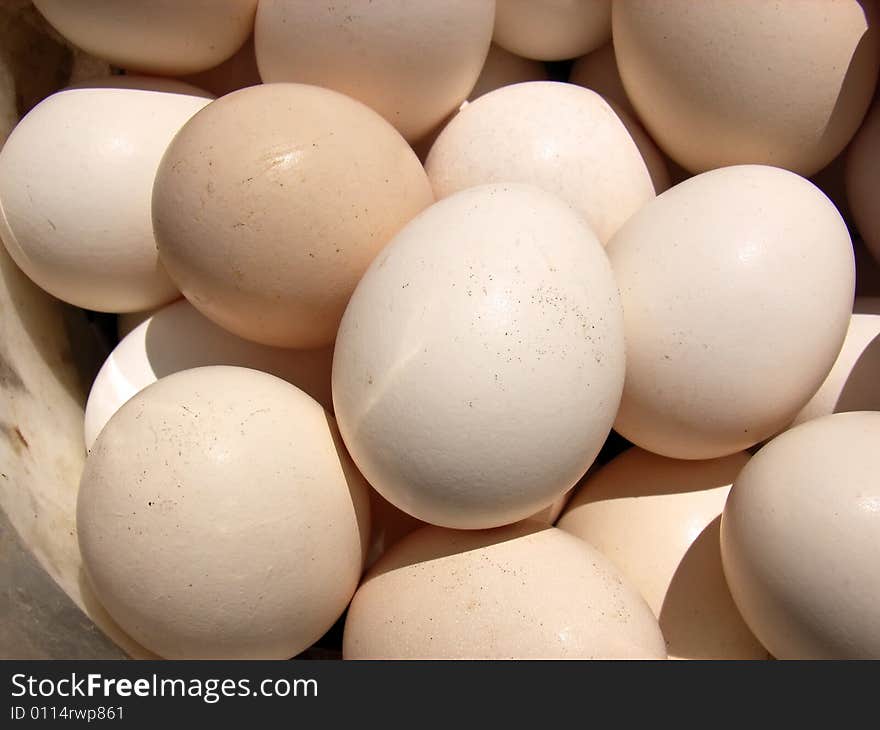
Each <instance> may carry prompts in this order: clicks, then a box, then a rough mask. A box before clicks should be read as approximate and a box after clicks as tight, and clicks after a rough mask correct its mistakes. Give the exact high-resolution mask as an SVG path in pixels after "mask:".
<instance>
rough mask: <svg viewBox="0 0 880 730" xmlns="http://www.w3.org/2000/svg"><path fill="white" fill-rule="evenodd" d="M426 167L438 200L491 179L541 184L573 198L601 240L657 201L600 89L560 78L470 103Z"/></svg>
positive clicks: (641, 162)
mask: <svg viewBox="0 0 880 730" xmlns="http://www.w3.org/2000/svg"><path fill="white" fill-rule="evenodd" d="M425 169H426V170H427V173H428V177H429V179H430V181H431V185H432V187H433V189H434V194H435V195H436V196H437V198H445V197H447V196H449V195H451V194H452V193H455V192H458V191H460V190H464V189H466V188H470V187H474V186H476V185H481V184H486V183H504V182H518V183H528V184H532V185H536V186H538V187H540V188H543V189H544V190H547V191H548V192H550V193H553V194H555V195H558V196H559V197H560V198H562V199H563V200H565V201H566V202H568V203H570V204H571V205H572V206H573V207H574V208H575V209H576V210H577V211H578V212H579V213H580V214H581V215H583V216H584V218H585V219H586V220H587V221H588V222H589V224H590V225H591V227H592V228H593V231H594V232H595V233H596V235H597V236H598V237H599V240H600V241H601V242H603V243H605V242H606V241H607V240H608V239H609V238H610V237H611V236H612V235H613V234H614V232H615V231H616V230H617V229H618V228H619V227H620V226H621V225H622V224H623V223H624V222H625V221H626V220H627V219H628V218H629V217H630V216H631V215H632V214H633V213H635V212H636V211H637V210H638V209H639V208H641V207H642V206H643V205H644V204H645V203H647V202H648V201H649V200H651V199H653V198H654V186H653V184H652V182H651V176H650V174H649V172H648V168H647V167H646V165H645V162H644V160H643V159H642V156H641V154H640V153H639V150H638V147H637V146H636V144H635V142H634V141H633V139H632V137H631V136H630V134H629V132H627V130H626V127H625V126H624V124H623V123H622V122H621V121H620V118H619V117H618V116H617V114H615V113H614V111H613V110H612V109H611V107H610V106H609V105H608V104H607V103H606V102H605V101H604V100H603V99H602V97H600V96H599V95H598V94H596V93H594V92H592V91H589V90H588V89H583V88H580V87H578V86H575V85H573V84H565V83H560V82H554V81H533V82H529V83H523V84H515V85H513V86H506V87H504V88H502V89H497V90H496V91H492V92H490V93H488V94H486V95H485V96H481V97H480V98H479V99H477V100H475V101H473V102H471V103H469V104H468V105H467V107H465V108H464V109H463V110H462V111H461V112H460V113H459V114H457V115H456V116H455V117H454V118H453V119H452V120H451V121H450V122H449V124H448V125H447V126H446V128H445V129H444V130H443V131H442V132H441V133H440V135H439V137H438V138H437V141H436V142H435V143H434V145H433V147H431V151H430V153H429V154H428V158H427V160H426V162H425Z"/></svg>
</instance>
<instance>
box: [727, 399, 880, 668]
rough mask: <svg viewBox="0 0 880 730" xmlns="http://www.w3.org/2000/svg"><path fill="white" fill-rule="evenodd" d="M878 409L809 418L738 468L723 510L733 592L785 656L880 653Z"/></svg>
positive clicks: (752, 621) (772, 646) (873, 655)
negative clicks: (738, 470) (878, 604)
mask: <svg viewBox="0 0 880 730" xmlns="http://www.w3.org/2000/svg"><path fill="white" fill-rule="evenodd" d="M878 439H880V413H869V412H855V413H838V414H834V415H831V416H825V417H824V418H817V419H814V420H812V421H808V422H807V423H803V424H801V425H800V426H797V427H795V428H793V429H791V430H790V431H786V432H785V433H783V434H782V435H781V436H777V437H776V438H775V439H773V441H771V442H770V443H769V444H767V445H766V446H765V447H764V448H763V449H761V450H760V451H759V452H758V453H757V454H756V455H755V456H754V457H753V458H752V460H751V461H750V462H749V463H748V465H747V466H746V467H745V469H743V471H742V472H741V473H740V475H739V476H738V477H737V479H736V482H735V483H734V485H733V488H732V489H731V491H730V497H729V498H728V500H727V505H726V506H725V508H724V516H723V517H722V520H721V554H722V558H723V560H724V571H725V574H726V576H727V581H728V584H729V585H730V590H731V593H732V594H733V598H734V600H735V601H736V603H737V606H739V609H740V611H741V612H742V615H743V617H744V618H745V620H746V621H747V622H748V624H749V626H750V627H751V628H752V630H753V631H754V632H755V635H756V636H757V637H758V638H759V639H760V640H761V641H762V642H763V644H764V645H765V646H766V647H767V648H768V649H769V650H770V651H771V652H772V653H773V655H774V656H776V657H778V658H779V659H877V658H880V616H878V610H877V596H878V594H880V573H878V570H877V566H878V565H880V541H878V540H877V535H878V530H880V488H878V484H877V443H878Z"/></svg>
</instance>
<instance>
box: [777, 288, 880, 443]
mask: <svg viewBox="0 0 880 730" xmlns="http://www.w3.org/2000/svg"><path fill="white" fill-rule="evenodd" d="M854 309H855V312H856V313H854V314H853V315H852V317H851V319H850V322H849V328H848V329H847V331H846V339H844V341H843V347H842V348H841V349H840V354H839V355H838V356H837V360H835V362H834V366H833V367H832V368H831V372H830V373H828V377H827V378H825V382H824V383H822V385H821V387H820V388H819V390H817V391H816V393H815V394H814V395H813V397H812V398H810V401H809V402H808V403H807V404H806V405H805V406H804V407H803V408H801V410H800V412H799V413H798V414H797V416H795V418H794V421H793V422H792V424H791V425H792V426H796V425H797V424H799V423H803V422H804V421H809V420H811V419H813V418H819V417H820V416H829V415H831V414H832V413H845V412H848V411H880V381H878V378H877V373H878V372H880V299H876V298H874V299H861V300H859V299H856V303H855V306H854Z"/></svg>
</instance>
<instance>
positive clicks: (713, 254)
mask: <svg viewBox="0 0 880 730" xmlns="http://www.w3.org/2000/svg"><path fill="white" fill-rule="evenodd" d="M608 256H609V258H610V260H611V264H612V267H613V268H614V274H615V277H616V279H617V282H618V285H619V286H620V293H621V301H622V304H623V311H624V327H625V332H626V342H627V352H626V357H627V372H626V385H625V388H624V393H623V399H622V401H621V405H620V411H619V412H618V414H617V420H616V422H615V429H616V430H617V431H618V432H619V433H621V434H622V435H623V436H625V437H626V438H628V439H629V440H630V441H632V442H633V443H635V444H637V445H638V446H641V447H642V448H644V449H646V450H648V451H653V452H656V453H658V454H663V455H665V456H669V457H672V458H681V459H708V458H713V457H717V456H723V455H725V454H731V453H734V452H736V451H740V450H742V449H745V448H747V447H749V446H751V445H753V444H755V443H758V442H760V441H762V440H763V439H765V438H767V437H769V436H772V435H773V434H775V433H778V432H779V430H780V429H782V428H783V427H785V426H786V425H787V424H789V423H790V422H791V420H792V419H793V418H794V417H795V415H796V414H797V412H798V411H799V410H800V409H801V408H802V407H803V406H804V405H805V404H806V403H807V401H808V400H809V399H810V398H811V397H812V395H813V394H814V393H815V392H816V390H818V388H819V386H820V385H821V384H822V381H823V380H824V379H825V377H826V376H827V375H828V373H829V371H830V370H831V366H832V365H833V364H834V360H835V359H836V357H837V354H838V353H839V352H840V348H841V345H842V344H843V340H844V337H845V335H846V328H847V325H848V324H849V319H850V312H851V309H852V302H853V288H854V264H853V250H852V245H851V242H850V239H849V233H848V232H847V228H846V225H845V224H844V222H843V220H842V219H841V217H840V214H839V213H838V212H837V210H836V209H835V208H834V205H833V204H832V203H831V202H830V201H829V200H828V198H826V197H825V196H824V195H823V194H822V192H821V191H820V190H819V189H818V188H816V187H815V186H814V185H812V184H811V183H810V182H808V181H807V180H804V179H803V178H801V177H799V176H797V175H795V174H794V173H791V172H787V171H785V170H781V169H779V168H774V167H765V166H760V165H742V166H736V167H728V168H723V169H719V170H713V171H711V172H708V173H703V174H702V175H698V176H696V177H693V178H691V179H689V180H687V181H685V182H683V183H681V184H679V185H677V186H675V187H674V188H671V189H670V190H668V191H666V192H665V193H663V194H662V195H660V196H659V197H657V199H656V200H654V201H652V202H651V203H649V204H648V205H647V206H645V207H644V208H643V209H642V210H641V211H639V213H637V214H636V215H635V216H634V217H633V218H631V219H630V221H629V222H628V223H627V224H626V225H624V227H623V228H622V229H621V230H620V231H618V233H617V234H616V235H615V237H614V238H613V239H612V240H611V242H610V243H609V244H608Z"/></svg>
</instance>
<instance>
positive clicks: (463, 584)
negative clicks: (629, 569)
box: [342, 522, 666, 659]
mask: <svg viewBox="0 0 880 730" xmlns="http://www.w3.org/2000/svg"><path fill="white" fill-rule="evenodd" d="M342 651H343V657H344V658H346V659H403V658H407V659H416V658H417V659H553V658H557V659H561V658H581V659H583V658H603V659H633V658H642V659H665V658H666V650H665V646H664V643H663V636H662V635H661V633H660V629H659V627H658V626H657V620H656V619H655V618H654V616H653V614H652V613H651V609H650V608H649V607H648V606H647V604H646V603H645V601H644V599H643V598H642V597H641V596H639V594H638V593H637V591H636V590H635V589H633V588H632V587H630V585H629V584H628V583H627V582H626V581H625V580H624V579H623V578H621V576H620V574H619V573H618V572H617V570H616V569H615V568H614V567H613V566H612V565H611V564H610V562H608V560H606V559H605V558H604V557H603V556H602V555H600V554H599V553H598V552H597V551H596V550H594V549H593V548H591V547H590V546H589V545H588V544H587V543H585V542H583V541H582V540H578V539H577V538H575V537H572V536H571V535H569V534H567V533H565V532H563V531H561V530H557V529H556V528H553V527H549V528H548V527H545V526H543V525H540V524H539V523H535V522H521V523H518V524H516V525H510V526H508V527H503V528H499V529H496V530H480V531H455V530H446V529H442V528H438V527H425V528H422V529H420V530H418V531H416V532H414V533H412V534H411V535H409V536H408V537H406V538H404V539H403V540H402V541H401V542H399V543H397V544H396V545H395V546H394V547H393V548H392V549H391V550H390V551H389V552H388V553H387V554H386V555H385V556H384V557H383V558H382V559H381V560H380V561H379V562H378V563H377V564H376V565H375V566H374V567H373V569H372V570H371V571H370V572H369V573H368V575H367V577H366V579H365V580H364V582H363V584H362V585H361V587H360V588H359V589H358V591H357V593H356V594H355V597H354V599H353V600H352V602H351V606H350V608H349V611H348V616H347V618H346V621H345V634H344V637H343V645H342Z"/></svg>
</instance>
